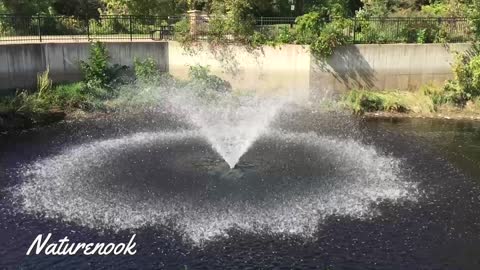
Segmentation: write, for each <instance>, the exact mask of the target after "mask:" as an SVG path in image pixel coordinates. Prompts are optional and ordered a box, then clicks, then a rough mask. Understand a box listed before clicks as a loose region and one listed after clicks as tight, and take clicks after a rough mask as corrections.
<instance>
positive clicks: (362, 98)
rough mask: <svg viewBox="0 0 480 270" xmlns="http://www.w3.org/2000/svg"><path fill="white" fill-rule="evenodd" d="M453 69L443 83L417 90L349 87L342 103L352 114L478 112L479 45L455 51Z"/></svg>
mask: <svg viewBox="0 0 480 270" xmlns="http://www.w3.org/2000/svg"><path fill="white" fill-rule="evenodd" d="M452 72H453V74H454V79H452V80H449V81H447V82H445V84H444V85H443V86H434V85H425V86H423V87H421V88H420V89H418V90H417V91H396V90H389V91H387V90H384V91H377V90H365V89H362V90H351V91H349V92H347V93H346V94H345V95H344V96H343V97H342V104H343V105H344V106H345V107H346V108H348V109H350V110H352V112H353V113H355V114H364V113H378V112H381V113H390V114H392V113H394V114H410V115H414V116H425V117H435V116H438V115H439V116H441V117H444V116H447V117H448V116H452V117H453V118H458V117H461V116H464V117H463V118H472V117H474V118H475V117H478V116H480V46H479V45H474V46H473V47H472V49H471V50H470V51H467V52H465V53H463V54H458V55H457V56H456V60H455V63H454V64H453V66H452Z"/></svg>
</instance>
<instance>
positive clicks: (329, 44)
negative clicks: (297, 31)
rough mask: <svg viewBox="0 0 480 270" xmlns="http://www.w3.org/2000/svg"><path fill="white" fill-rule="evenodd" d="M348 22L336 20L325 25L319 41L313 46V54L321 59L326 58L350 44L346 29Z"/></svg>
mask: <svg viewBox="0 0 480 270" xmlns="http://www.w3.org/2000/svg"><path fill="white" fill-rule="evenodd" d="M346 25H347V20H344V19H336V20H334V21H333V22H331V23H329V24H327V25H325V27H324V28H323V29H322V31H321V32H320V35H319V37H318V38H317V40H316V41H315V42H314V43H313V44H311V50H312V53H313V54H314V55H315V56H316V57H319V58H326V57H329V56H331V55H332V54H333V52H334V50H335V48H337V47H339V46H342V45H345V44H347V42H348V38H347V36H346V35H345V34H344V29H345V27H346Z"/></svg>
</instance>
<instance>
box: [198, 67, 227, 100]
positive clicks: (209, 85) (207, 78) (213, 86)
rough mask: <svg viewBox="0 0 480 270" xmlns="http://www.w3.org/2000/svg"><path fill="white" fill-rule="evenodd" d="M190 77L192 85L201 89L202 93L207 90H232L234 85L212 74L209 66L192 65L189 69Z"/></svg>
mask: <svg viewBox="0 0 480 270" xmlns="http://www.w3.org/2000/svg"><path fill="white" fill-rule="evenodd" d="M189 77H190V80H191V84H190V85H191V86H194V88H195V89H197V90H199V92H200V93H203V92H205V91H214V92H229V91H231V90H232V86H231V85H230V83H229V82H227V81H225V80H223V79H222V78H220V77H218V76H215V75H211V74H210V70H209V69H208V67H204V66H200V65H196V66H191V67H190V70H189Z"/></svg>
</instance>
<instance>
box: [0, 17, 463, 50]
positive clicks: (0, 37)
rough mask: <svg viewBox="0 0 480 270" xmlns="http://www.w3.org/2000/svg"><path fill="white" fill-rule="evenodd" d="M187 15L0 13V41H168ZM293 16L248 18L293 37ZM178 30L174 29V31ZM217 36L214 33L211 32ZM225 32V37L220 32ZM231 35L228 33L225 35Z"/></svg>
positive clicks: (405, 34) (436, 37)
mask: <svg viewBox="0 0 480 270" xmlns="http://www.w3.org/2000/svg"><path fill="white" fill-rule="evenodd" d="M182 20H184V24H185V25H184V26H186V27H190V24H191V22H190V20H191V18H189V17H185V16H171V17H160V16H133V15H115V16H108V15H107V16H100V17H99V18H97V19H90V20H85V19H78V18H73V17H66V16H17V15H5V14H4V15H0V42H3V43H8V42H43V41H51V40H59V41H61V40H125V41H128V40H130V41H132V40H139V39H140V40H168V39H173V38H174V33H175V32H176V31H180V30H181V29H180V26H178V25H177V24H176V23H178V22H180V21H182ZM198 20H199V21H198V22H197V23H196V24H197V27H196V28H197V29H195V31H192V29H189V28H187V29H183V31H184V32H186V33H190V34H191V35H192V38H194V39H206V36H207V34H211V33H209V25H210V24H213V23H215V22H214V17H210V16H202V17H201V18H199V19H198ZM295 21H296V18H295V17H258V18H255V19H253V20H250V22H249V23H252V24H254V27H255V29H256V30H257V31H260V32H262V33H266V34H267V35H268V37H269V38H272V37H274V36H275V35H282V34H283V35H285V34H286V32H292V33H293V27H294V25H295ZM347 21H348V24H347V26H345V29H344V33H345V34H346V35H347V37H349V39H350V42H351V43H433V42H464V41H468V40H471V38H472V33H471V31H470V25H469V22H468V20H467V19H466V18H423V17H401V18H391V17H388V18H368V19H349V20H347ZM177 26H178V27H177ZM213 34H215V33H213ZM221 34H224V35H225V33H220V35H221ZM227 35H230V34H227Z"/></svg>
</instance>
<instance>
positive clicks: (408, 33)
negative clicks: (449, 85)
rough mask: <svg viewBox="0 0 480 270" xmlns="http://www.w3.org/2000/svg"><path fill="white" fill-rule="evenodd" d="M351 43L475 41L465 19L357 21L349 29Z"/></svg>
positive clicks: (414, 18)
mask: <svg viewBox="0 0 480 270" xmlns="http://www.w3.org/2000/svg"><path fill="white" fill-rule="evenodd" d="M347 33H348V36H349V37H350V38H351V40H352V43H443V42H466V41H469V40H471V39H472V38H473V35H472V32H471V27H470V23H469V21H468V20H467V19H466V18H451V17H449V18H422V17H400V18H368V19H355V20H352V21H351V22H350V23H349V27H348V30H347Z"/></svg>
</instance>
